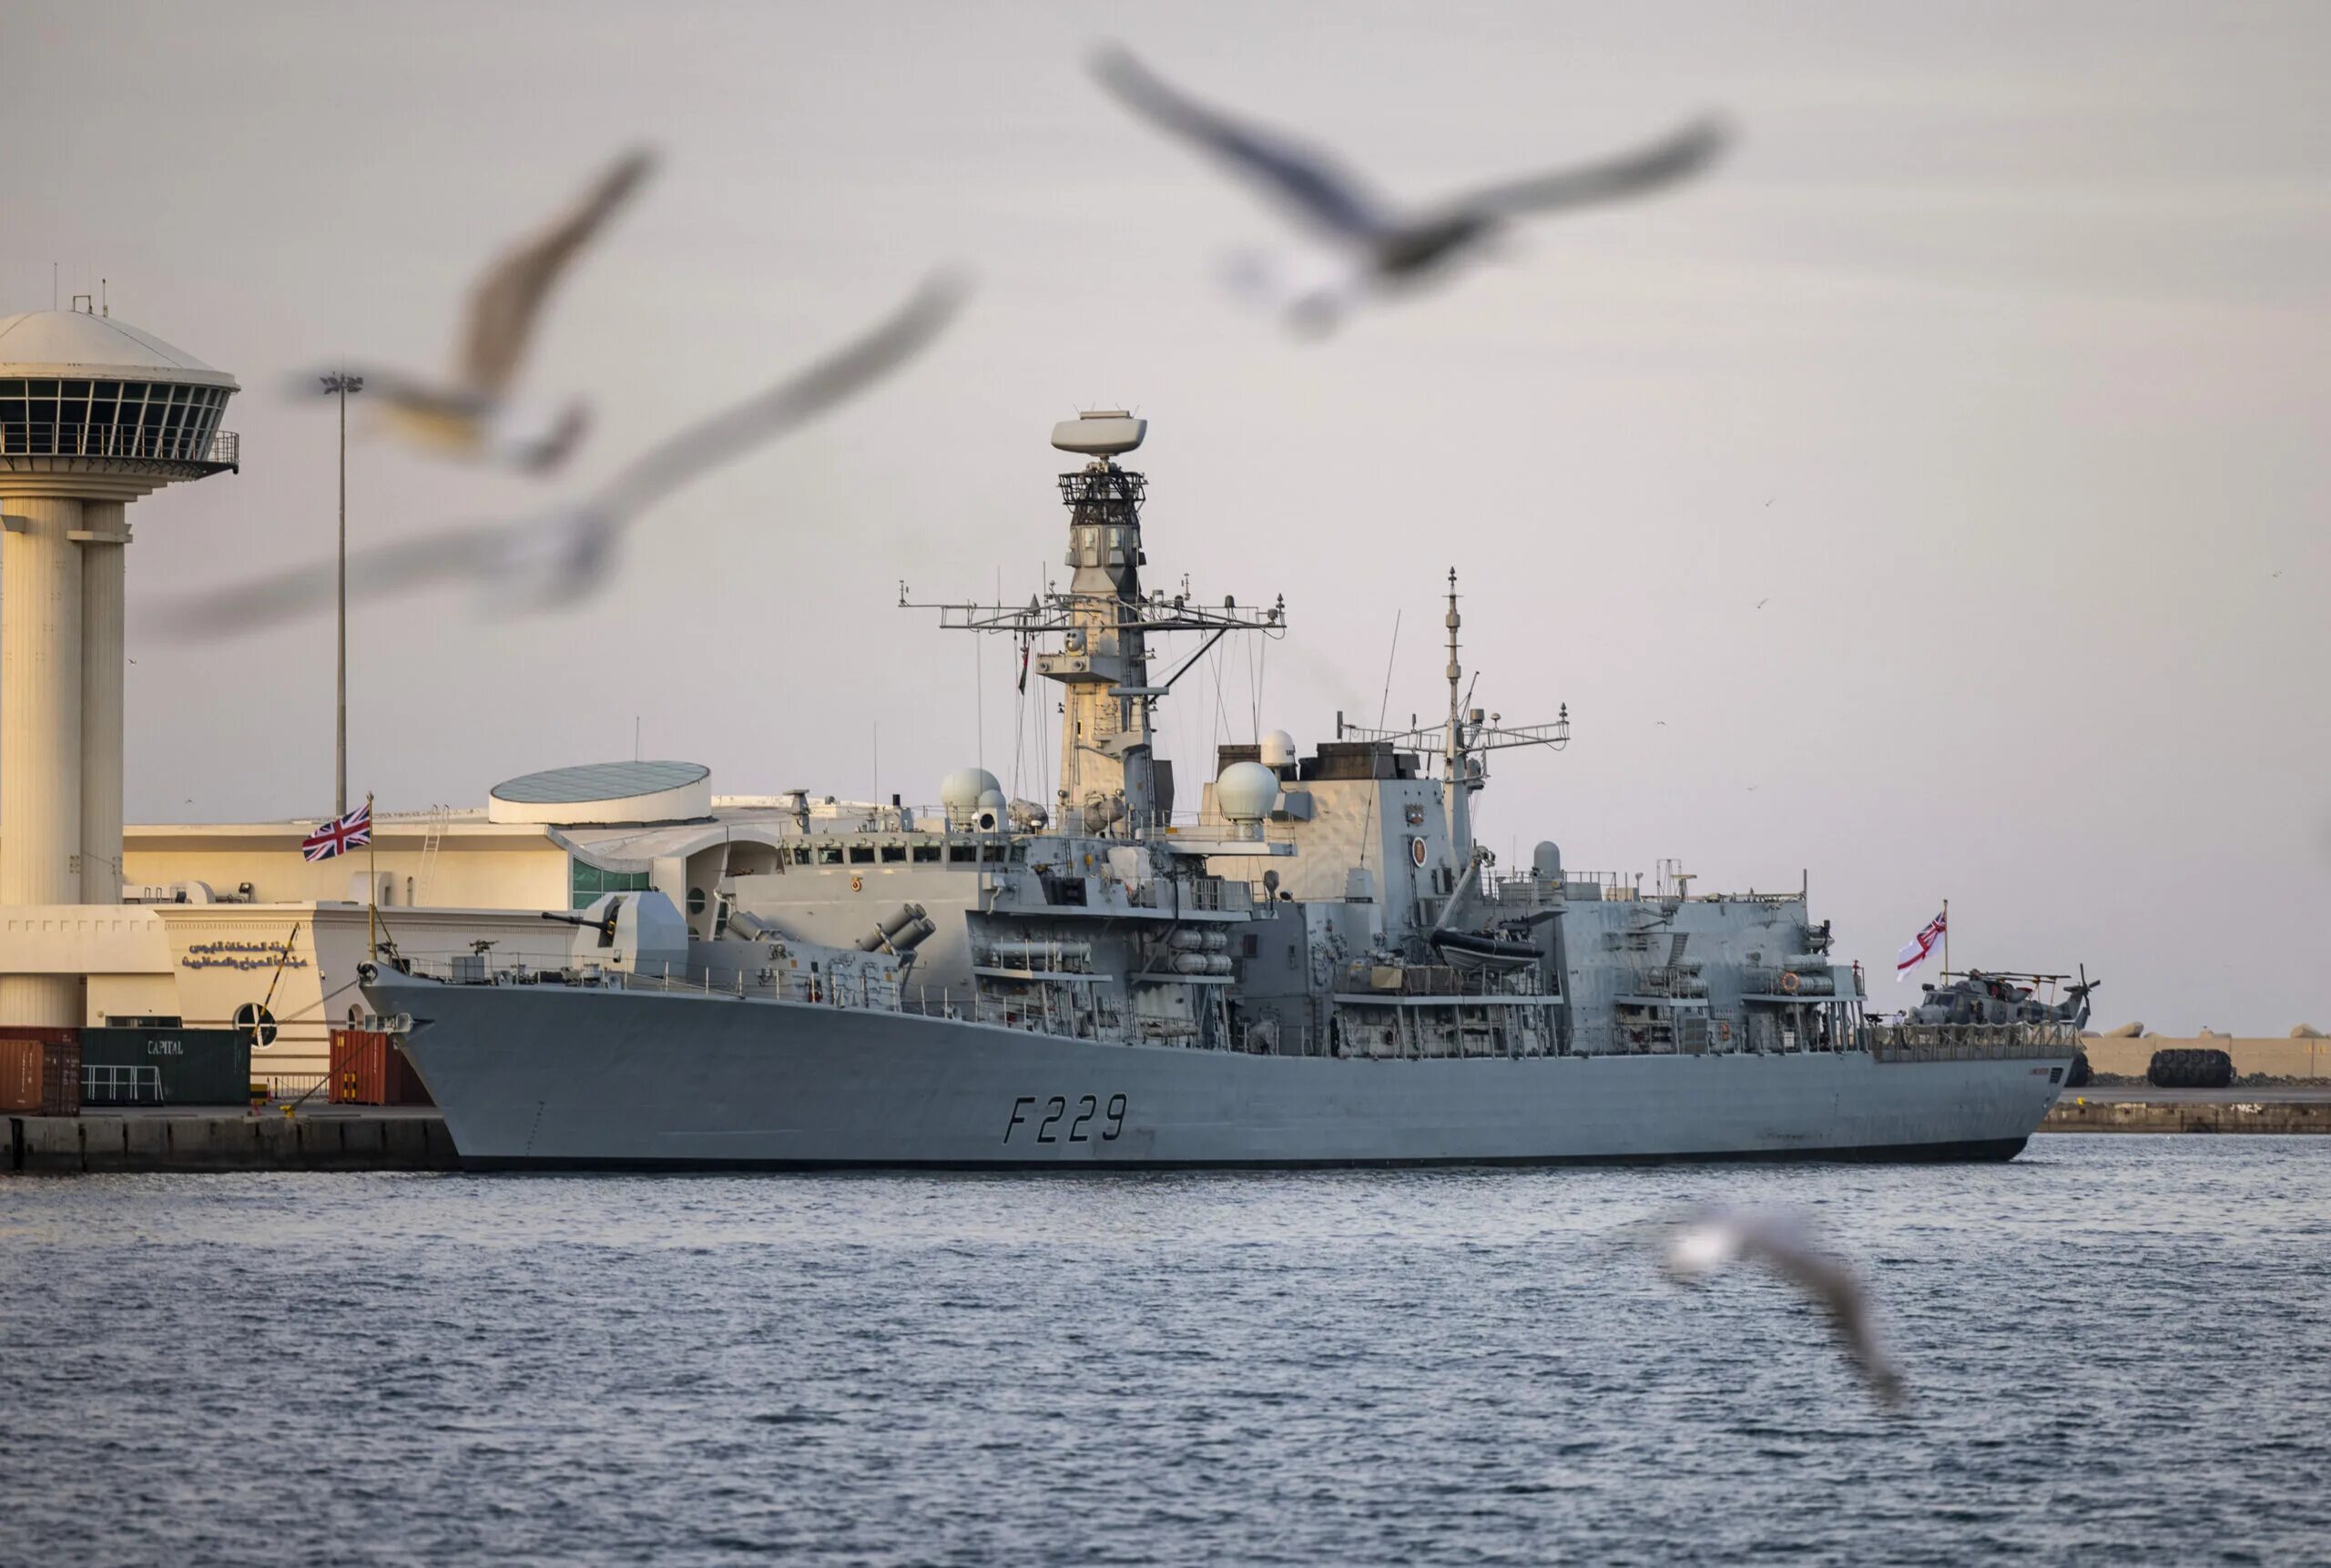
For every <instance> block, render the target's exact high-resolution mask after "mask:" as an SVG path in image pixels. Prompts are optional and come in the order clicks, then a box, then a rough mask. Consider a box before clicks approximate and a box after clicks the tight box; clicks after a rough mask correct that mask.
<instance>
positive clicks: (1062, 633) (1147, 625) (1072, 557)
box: [899, 409, 1287, 838]
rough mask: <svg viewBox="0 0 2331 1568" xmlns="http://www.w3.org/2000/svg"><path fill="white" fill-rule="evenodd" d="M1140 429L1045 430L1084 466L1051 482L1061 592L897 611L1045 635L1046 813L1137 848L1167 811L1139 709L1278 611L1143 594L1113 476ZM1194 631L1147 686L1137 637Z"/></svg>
mask: <svg viewBox="0 0 2331 1568" xmlns="http://www.w3.org/2000/svg"><path fill="white" fill-rule="evenodd" d="M1148 431H1149V422H1148V421H1146V420H1143V419H1136V418H1135V417H1134V416H1133V415H1132V414H1130V413H1127V412H1125V411H1124V410H1123V409H1095V410H1093V411H1091V412H1086V413H1084V414H1080V415H1079V416H1078V417H1076V418H1075V419H1073V420H1064V421H1062V422H1061V423H1059V424H1057V425H1055V426H1054V427H1053V445H1054V446H1055V447H1058V448H1059V449H1060V450H1061V451H1063V452H1069V453H1076V454H1077V455H1079V456H1085V457H1090V458H1091V459H1092V461H1091V462H1089V463H1086V464H1085V465H1084V467H1083V468H1081V469H1079V470H1077V471H1075V472H1074V473H1064V474H1062V475H1061V476H1060V494H1061V500H1062V501H1063V502H1064V503H1065V504H1067V506H1068V557H1067V564H1068V565H1069V567H1070V568H1071V573H1070V579H1069V584H1068V586H1067V587H1066V589H1064V590H1063V589H1055V588H1052V587H1050V586H1047V587H1046V588H1045V590H1044V592H1043V593H1042V594H1039V595H1036V596H1033V597H1031V598H1030V599H1029V601H1028V602H1027V603H1026V604H1024V605H1003V604H979V603H967V604H952V605H948V604H929V603H916V602H914V601H911V600H910V599H909V598H908V596H907V588H906V585H905V584H903V583H901V584H900V585H899V605H900V607H901V608H902V609H935V610H937V611H938V612H939V624H940V626H942V627H943V628H944V629H946V630H949V631H965V632H989V633H1001V634H1003V635H1004V636H1011V637H1013V638H1015V639H1018V640H1019V641H1020V642H1021V643H1023V645H1031V646H1033V645H1034V644H1035V643H1036V640H1037V639H1038V638H1040V637H1048V636H1058V637H1059V639H1060V641H1059V646H1058V648H1057V650H1056V651H1050V652H1043V653H1040V654H1038V655H1037V656H1036V659H1035V667H1036V673H1037V674H1039V675H1041V676H1043V677H1044V678H1045V679H1047V680H1052V681H1057V682H1059V683H1060V685H1061V687H1062V688H1063V695H1062V701H1061V715H1062V721H1061V769H1060V779H1061V787H1060V797H1059V804H1060V816H1059V820H1060V823H1061V825H1062V826H1063V828H1064V829H1065V830H1069V831H1072V832H1074V831H1083V832H1085V833H1090V834H1110V835H1115V836H1122V837H1126V838H1143V837H1146V836H1147V835H1148V834H1149V833H1151V832H1152V831H1154V830H1157V829H1159V828H1162V827H1163V826H1165V821H1166V819H1167V818H1169V817H1170V816H1171V815H1172V813H1173V807H1174V801H1173V775H1172V772H1171V769H1169V768H1168V767H1167V766H1166V765H1165V763H1163V762H1161V761H1158V760H1156V759H1154V758H1153V756H1152V741H1151V738H1152V733H1153V724H1154V717H1155V716H1154V713H1153V708H1154V705H1155V703H1156V701H1157V699H1158V698H1160V697H1164V696H1165V695H1166V694H1167V693H1168V692H1169V691H1171V690H1172V689H1173V686H1174V683H1175V682H1176V680H1179V679H1180V678H1181V677H1182V676H1183V675H1184V673H1186V671H1187V670H1188V669H1189V668H1190V667H1191V666H1192V665H1195V664H1196V662H1197V661H1198V659H1199V658H1201V657H1205V655H1206V651H1207V650H1208V649H1210V648H1212V647H1214V645H1215V644H1216V643H1217V642H1219V641H1221V640H1222V638H1224V637H1225V636H1228V635H1229V634H1230V633H1232V632H1261V633H1262V634H1263V635H1265V636H1282V635H1284V633H1285V630H1286V626H1287V601H1286V599H1285V598H1284V597H1282V598H1280V599H1279V600H1278V601H1277V603H1276V604H1274V605H1272V606H1270V607H1269V608H1267V609H1247V608H1242V607H1240V606H1239V604H1238V602H1237V599H1235V598H1231V597H1227V596H1226V597H1225V598H1224V599H1223V601H1222V603H1221V605H1220V606H1218V607H1217V606H1206V605H1201V604H1199V603H1197V602H1196V596H1195V595H1193V594H1191V593H1190V592H1189V591H1188V585H1187V583H1186V582H1185V584H1184V587H1183V592H1181V593H1179V594H1176V595H1175V596H1173V597H1171V598H1168V597H1166V596H1165V595H1164V594H1162V593H1159V594H1147V595H1145V593H1144V592H1143V589H1142V585H1141V567H1142V565H1144V564H1145V562H1146V561H1147V559H1148V557H1147V555H1145V553H1144V551H1143V549H1142V542H1141V505H1142V502H1143V501H1144V500H1145V498H1146V495H1147V490H1148V481H1147V480H1145V478H1143V476H1142V475H1140V474H1138V473H1133V472H1131V471H1129V470H1127V469H1123V468H1120V467H1118V466H1117V464H1116V462H1115V459H1116V458H1118V457H1120V456H1123V455H1124V454H1125V453H1128V452H1131V451H1133V450H1134V449H1135V448H1136V447H1138V446H1139V445H1140V444H1141V443H1142V440H1143V438H1144V437H1145V435H1147V433H1148ZM1163 632H1198V633H1202V634H1205V635H1206V641H1205V643H1203V644H1202V645H1201V646H1200V647H1199V648H1198V650H1197V652H1196V654H1194V655H1192V656H1191V657H1189V658H1187V659H1186V660H1184V661H1183V663H1182V664H1181V666H1180V667H1177V668H1176V670H1175V671H1174V672H1173V674H1171V675H1169V676H1167V677H1165V679H1164V680H1163V681H1161V682H1156V683H1155V684H1153V683H1152V681H1151V679H1150V674H1149V647H1148V641H1147V639H1148V638H1149V637H1151V636H1155V635H1156V634H1158V633H1163Z"/></svg>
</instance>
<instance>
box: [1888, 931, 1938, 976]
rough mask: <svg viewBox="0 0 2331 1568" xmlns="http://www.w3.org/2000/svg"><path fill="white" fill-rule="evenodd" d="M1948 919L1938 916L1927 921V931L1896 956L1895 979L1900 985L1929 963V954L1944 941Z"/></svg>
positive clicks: (1913, 938)
mask: <svg viewBox="0 0 2331 1568" xmlns="http://www.w3.org/2000/svg"><path fill="white" fill-rule="evenodd" d="M1947 918H1948V917H1947V916H1945V915H1937V916H1935V917H1934V919H1932V920H1930V921H1927V928H1926V930H1924V931H1922V932H1919V934H1918V935H1916V936H1914V937H1912V938H1911V939H1910V945H1909V946H1908V947H1906V948H1904V949H1903V950H1902V951H1901V952H1898V953H1896V954H1895V955H1894V979H1895V981H1896V983H1900V981H1901V979H1902V977H1903V976H1904V975H1907V974H1909V972H1910V971H1912V970H1914V969H1916V968H1918V967H1919V965H1920V964H1922V963H1924V962H1926V961H1927V954H1929V953H1930V952H1933V951H1934V950H1935V946H1936V944H1937V943H1939V942H1941V941H1942V931H1943V925H1944V922H1945V921H1946V919H1947Z"/></svg>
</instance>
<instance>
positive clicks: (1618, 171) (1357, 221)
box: [1093, 46, 1725, 332]
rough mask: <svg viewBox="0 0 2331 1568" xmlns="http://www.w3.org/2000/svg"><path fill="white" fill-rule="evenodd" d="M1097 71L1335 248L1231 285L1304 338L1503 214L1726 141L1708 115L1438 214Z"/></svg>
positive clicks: (1680, 167)
mask: <svg viewBox="0 0 2331 1568" xmlns="http://www.w3.org/2000/svg"><path fill="white" fill-rule="evenodd" d="M1093 70H1094V75H1095V76H1098V77H1099V78H1100V80H1101V82H1102V84H1103V85H1104V87H1107V88H1108V89H1109V90H1110V91H1111V92H1113V93H1115V95H1116V96H1117V97H1118V98H1120V99H1121V100H1123V101H1124V102H1125V105H1126V106H1127V107H1130V108H1132V109H1133V110H1134V112H1135V113H1136V114H1138V115H1140V116H1142V117H1144V118H1145V119H1147V120H1149V121H1150V122H1151V123H1152V124H1154V125H1156V126H1158V127H1161V128H1163V129H1165V130H1168V131H1171V132H1173V133H1174V134H1175V135H1176V136H1180V137H1185V138H1186V139H1187V140H1190V141H1193V142H1196V144H1197V145H1198V146H1199V147H1201V148H1204V149H1205V150H1206V151H1207V152H1209V153H1211V154H1213V155H1214V156H1215V157H1216V158H1219V159H1221V160H1222V161H1223V162H1225V163H1227V164H1228V165H1230V166H1231V167H1232V168H1234V169H1235V170H1236V171H1237V172H1238V173H1239V174H1241V175H1243V176H1245V177H1246V178H1248V179H1251V180H1253V181H1255V182H1256V183H1257V184H1259V185H1261V186H1262V187H1263V188H1265V190H1266V191H1267V192H1268V193H1269V194H1270V195H1271V196H1272V197H1273V198H1275V199H1277V201H1278V203H1279V204H1280V206H1282V207H1283V208H1285V209H1287V211H1288V214H1289V215H1290V216H1291V217H1293V218H1294V219H1296V221H1298V223H1300V224H1302V225H1303V226H1304V227H1306V228H1307V229H1310V230H1311V231H1312V233H1313V234H1314V235H1316V236H1317V237H1318V238H1320V239H1325V240H1327V241H1328V243H1329V244H1330V245H1332V246H1334V247H1336V248H1337V249H1339V250H1340V251H1341V253H1342V258H1341V262H1340V265H1339V267H1338V269H1337V270H1335V271H1334V272H1333V273H1332V274H1329V275H1326V276H1323V277H1319V278H1312V279H1306V278H1302V277H1299V276H1296V275H1291V274H1286V273H1283V272H1281V271H1279V270H1277V269H1274V268H1272V267H1270V266H1269V265H1267V264H1263V263H1244V264H1242V265H1241V268H1240V271H1239V275H1238V280H1240V281H1242V282H1244V283H1245V284H1247V286H1249V287H1250V288H1251V289H1253V290H1257V291H1260V292H1263V293H1265V294H1267V295H1269V296H1271V297H1273V299H1274V300H1275V302H1276V303H1277V304H1278V305H1280V306H1281V307H1282V308H1283V309H1284V310H1285V311H1286V312H1287V316H1288V322H1289V324H1290V325H1292V326H1294V327H1296V328H1297V329H1298V331H1309V332H1323V331H1328V330H1329V329H1331V328H1333V327H1334V326H1335V324H1336V322H1337V321H1339V319H1340V318H1341V317H1342V315H1343V314H1344V312H1345V311H1347V310H1349V308H1351V306H1352V305H1354V304H1355V303H1357V302H1358V301H1359V299H1360V298H1361V297H1362V296H1364V295H1365V294H1367V293H1369V292H1370V291H1372V290H1386V289H1389V288H1394V287H1397V286H1399V285H1401V284H1404V283H1409V282H1413V281H1417V280H1421V279H1422V278H1424V277H1426V276H1428V275H1430V274H1431V273H1433V272H1435V271H1438V270H1442V269H1445V268H1446V267H1448V266H1449V265H1451V263H1452V262H1453V261H1454V260H1456V259H1457V258H1459V257H1461V255H1463V254H1464V253H1465V252H1467V251H1469V250H1472V249H1477V248H1479V247H1480V246H1481V245H1482V244H1483V243H1484V242H1485V241H1487V240H1488V239H1490V238H1491V236H1492V235H1494V234H1495V233H1496V232H1497V231H1498V230H1499V229H1501V228H1502V227H1503V226H1504V224H1505V223H1506V221H1507V220H1508V219H1512V218H1517V217H1520V216H1522V215H1524V214H1527V213H1532V212H1548V211H1557V210H1560V209H1564V208H1571V207H1583V206H1587V205H1591V204H1593V203H1595V202H1602V201H1613V200H1618V199H1623V198H1625V197H1630V196H1636V195H1640V194H1642V193H1644V192H1645V191H1649V190H1654V189H1657V188H1659V187H1661V186H1664V185H1668V184H1672V183H1673V182H1674V181H1676V180H1679V179H1682V178H1685V176H1687V175H1690V174H1692V173H1695V171H1697V170H1698V169H1700V168H1703V167H1704V166H1705V165H1706V164H1707V163H1708V162H1709V160H1711V159H1712V158H1715V155H1716V154H1717V153H1718V152H1719V151H1720V150H1722V148H1723V147H1724V144H1725V132H1724V129H1723V127H1721V126H1720V125H1719V124H1717V122H1716V121H1715V120H1714V119H1713V118H1705V119H1702V120H1699V121H1697V122H1695V123H1694V124H1692V125H1688V126H1686V127H1684V128H1682V129H1680V130H1678V131H1675V132H1674V133H1672V134H1671V135H1668V136H1666V137H1662V138H1661V139H1660V140H1658V141H1655V142H1653V143H1651V144H1650V145H1648V146H1645V147H1641V148H1635V149H1634V151H1631V152H1624V153H1621V154H1620V155H1618V156H1617V157H1615V158H1608V159H1605V160H1603V162H1600V163H1591V164H1583V165H1580V166H1578V167H1576V168H1567V169H1560V170H1556V171H1554V172H1552V173H1549V174H1540V175H1532V176H1529V177H1525V178H1520V179H1513V180H1508V181H1505V182H1503V183H1501V184H1497V185H1491V186H1484V187H1482V188H1480V189H1477V190H1472V191H1468V192H1466V193H1465V194H1463V195H1461V196H1459V197H1457V198H1455V199H1453V200H1450V201H1446V202H1443V203H1441V204H1440V205H1439V206H1436V207H1430V208H1426V209H1418V210H1413V211H1408V212H1401V211H1399V210H1396V209H1393V208H1391V207H1390V206H1389V205H1387V204H1386V203H1385V202H1384V201H1383V200H1381V199H1379V198H1378V197H1377V196H1376V195H1375V194H1374V193H1373V192H1371V191H1369V190H1368V189H1367V188H1364V187H1363V186H1361V185H1360V184H1359V181H1357V180H1356V179H1354V178H1352V177H1351V176H1349V175H1348V174H1347V173H1345V172H1344V171H1343V170H1342V169H1341V168H1339V167H1338V166H1337V165H1336V163H1335V162H1334V160H1333V159H1331V158H1328V156H1327V155H1326V154H1324V153H1321V152H1319V151H1317V150H1316V149H1314V148H1308V147H1306V146H1304V145H1303V144H1302V143H1300V142H1298V141H1296V140H1293V139H1292V138H1289V137H1283V136H1281V135H1279V134H1278V133H1277V132H1276V131H1272V130H1267V129H1265V128H1263V127H1259V126H1254V125H1249V124H1246V123H1244V122H1242V121H1240V120H1237V119H1234V118H1232V117H1229V116H1227V115H1224V114H1221V113H1219V112H1217V111H1216V110H1215V109H1213V108H1211V107H1207V106H1206V105H1204V104H1201V103H1198V102H1196V100H1194V99H1191V98H1188V97H1184V96H1183V95H1182V94H1181V93H1180V92H1178V91H1176V89H1175V88H1173V87H1169V86H1168V85H1167V84H1166V83H1165V82H1164V81H1162V80H1161V79H1159V78H1158V77H1157V76H1155V74H1154V73H1152V72H1151V71H1150V70H1149V68H1148V67H1147V66H1144V65H1143V64H1142V63H1141V62H1140V61H1138V60H1136V59H1135V58H1134V56H1132V55H1131V54H1129V53H1127V52H1126V51H1125V50H1124V49H1122V48H1119V47H1116V46H1108V47H1104V48H1103V49H1101V50H1100V51H1098V52H1097V53H1096V54H1095V55H1094V60H1093Z"/></svg>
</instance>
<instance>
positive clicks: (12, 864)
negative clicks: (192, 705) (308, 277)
mask: <svg viewBox="0 0 2331 1568" xmlns="http://www.w3.org/2000/svg"><path fill="white" fill-rule="evenodd" d="M78 304H80V301H77V300H76V305H78ZM236 390H237V388H236V385H235V379H234V377H232V376H230V375H228V374H226V373H225V372H221V371H215V370H212V369H211V368H210V367H209V366H208V365H206V364H204V363H202V362H201V361H199V360H197V359H195V358H194V357H193V356H191V355H189V354H187V353H183V352H181V351H178V350H177V349H174V348H172V347H170V345H169V344H168V343H165V342H163V341H161V340H159V339H158V338H155V337H152V336H149V335H148V334H147V333H145V332H141V331H137V330H135V329H134V328H130V327H127V326H124V325H123V324H122V323H121V322H119V321H114V320H113V319H111V317H110V316H107V315H100V314H97V312H96V311H93V310H89V309H75V310H71V311H27V312H25V314H23V315H18V316H9V317H5V318H0V524H5V530H6V531H5V535H0V539H5V543H0V905H24V904H77V903H92V904H110V903H119V902H120V901H121V727H122V703H121V688H122V620H123V609H122V580H123V565H124V563H123V552H124V550H125V548H126V547H127V545H128V544H129V525H128V521H127V506H128V504H129V503H130V502H132V501H135V500H137V498H138V497H139V496H141V495H144V494H147V493H148V492H149V491H152V490H157V489H159V488H160V487H161V486H163V485H165V484H174V483H176V482H178V481H180V480H187V479H201V478H205V477H207V476H209V475H210V474H213V473H219V472H221V471H222V470H228V469H233V468H235V467H236V466H237V456H238V453H237V443H236V440H235V437H234V435H233V434H232V433H227V432H222V431H220V430H219V418H220V416H221V415H222V414H223V413H224V412H225V410H226V406H227V399H228V398H229V396H231V395H232V394H233V393H234V392H235V391H236ZM80 990H81V982H80V981H78V980H77V979H75V978H73V977H71V976H63V975H0V1023H49V1024H73V1023H81V1022H82V1010H81V1000H80Z"/></svg>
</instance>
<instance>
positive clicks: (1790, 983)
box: [1781, 969, 1803, 996]
mask: <svg viewBox="0 0 2331 1568" xmlns="http://www.w3.org/2000/svg"><path fill="white" fill-rule="evenodd" d="M1802 983H1803V982H1801V981H1799V980H1798V979H1797V971H1795V970H1793V969H1784V970H1782V971H1781V989H1782V990H1783V991H1785V992H1786V993H1788V994H1789V995H1791V996H1795V995H1796V994H1797V987H1798V986H1799V985H1800V984H1802Z"/></svg>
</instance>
